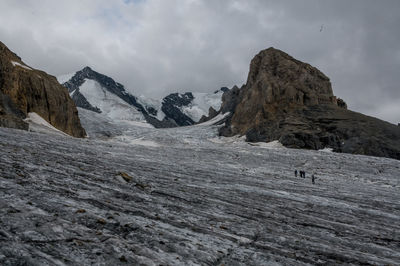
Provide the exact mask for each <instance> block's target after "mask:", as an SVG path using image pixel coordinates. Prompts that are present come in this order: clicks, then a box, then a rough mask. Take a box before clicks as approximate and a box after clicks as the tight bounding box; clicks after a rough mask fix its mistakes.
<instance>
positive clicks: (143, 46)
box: [0, 0, 400, 123]
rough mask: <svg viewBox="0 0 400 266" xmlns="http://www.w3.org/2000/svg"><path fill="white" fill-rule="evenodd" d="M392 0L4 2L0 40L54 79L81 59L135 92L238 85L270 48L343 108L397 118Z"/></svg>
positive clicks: (396, 6)
mask: <svg viewBox="0 0 400 266" xmlns="http://www.w3.org/2000/svg"><path fill="white" fill-rule="evenodd" d="M398 10H400V2H399V1H397V0H392V1H391V0H385V1H374V0H352V1H347V0H330V1H318V0H297V1H268V0H248V1H242V0H114V1H109V0H79V1H78V0H76V1H73V0H70V1H61V0H59V1H53V0H19V1H15V0H2V1H1V2H0V40H1V41H2V42H4V43H5V44H6V45H8V46H9V48H10V49H11V50H13V51H14V52H16V53H17V54H18V55H19V56H21V57H22V58H23V60H24V61H25V62H26V63H27V64H29V65H31V66H33V67H35V68H38V69H43V70H45V71H47V72H48V73H51V74H53V75H61V74H65V73H71V72H75V71H77V70H79V69H81V68H82V67H84V66H86V65H89V66H91V67H92V68H93V69H95V70H97V71H99V72H101V73H104V74H107V75H109V76H111V77H113V78H115V79H116V80H117V81H119V82H121V83H123V84H125V85H126V87H127V88H128V90H130V91H132V92H133V93H135V94H144V95H147V96H151V97H162V96H164V95H166V94H167V93H169V92H174V91H180V92H184V91H213V90H215V89H217V88H219V87H221V86H232V85H235V84H237V85H241V84H243V83H245V82H246V78H247V73H248V68H249V63H250V60H251V59H252V57H253V56H254V55H255V54H256V53H257V52H259V51H260V50H262V49H265V48H268V47H270V46H273V47H275V48H278V49H281V50H283V51H285V52H287V53H289V54H290V55H292V56H294V57H295V58H297V59H299V60H302V61H305V62H307V63H310V64H312V65H314V66H316V67H318V68H319V69H320V70H321V71H323V72H324V73H325V74H326V75H327V76H329V77H330V78H331V81H332V85H333V89H334V93H335V94H336V95H337V96H339V97H341V98H343V99H345V100H346V101H347V103H348V105H349V107H350V109H352V110H355V111H359V112H363V113H366V114H369V115H372V116H376V117H379V118H381V119H384V120H387V121H390V122H392V123H397V122H400V85H399V84H400V75H399V70H400V46H399V43H400V31H399V30H398V28H399V27H400V13H399V12H398Z"/></svg>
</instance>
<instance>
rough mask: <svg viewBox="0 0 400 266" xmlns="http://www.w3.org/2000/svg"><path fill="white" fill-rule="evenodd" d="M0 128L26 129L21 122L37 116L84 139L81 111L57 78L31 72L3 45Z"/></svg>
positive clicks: (35, 71) (32, 70)
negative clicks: (32, 114) (32, 115)
mask: <svg viewBox="0 0 400 266" xmlns="http://www.w3.org/2000/svg"><path fill="white" fill-rule="evenodd" d="M0 92H1V94H0V98H1V99H0V120H1V122H0V125H1V126H6V127H14V128H20V129H27V125H26V124H25V123H24V122H23V121H22V119H23V118H24V117H25V116H26V114H28V113H29V112H35V113H37V114H39V115H40V116H41V117H42V118H44V119H45V120H46V121H47V122H49V123H50V124H51V125H53V126H54V127H55V128H57V129H59V130H61V131H63V132H65V133H67V134H69V135H71V136H74V137H84V136H85V135H86V133H85V130H84V129H83V128H82V126H81V124H80V121H79V117H78V111H77V109H76V107H75V104H74V102H73V101H72V100H71V98H70V97H69V95H68V91H67V90H66V89H65V88H64V87H62V86H61V85H60V84H59V83H58V82H57V80H56V78H55V77H53V76H50V75H48V74H47V73H45V72H43V71H39V70H36V69H32V68H30V67H29V66H27V65H26V64H25V63H24V62H22V61H21V58H19V57H18V56H17V55H16V54H14V53H13V52H11V51H10V50H9V49H8V48H7V47H6V46H5V45H4V44H3V43H1V42H0Z"/></svg>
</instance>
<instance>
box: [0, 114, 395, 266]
mask: <svg viewBox="0 0 400 266" xmlns="http://www.w3.org/2000/svg"><path fill="white" fill-rule="evenodd" d="M79 115H80V117H81V121H82V124H83V126H84V127H85V129H86V130H87V132H88V134H89V136H92V138H89V139H75V138H71V137H65V136H58V135H50V134H47V135H44V134H39V133H34V132H25V131H18V130H13V129H4V128H0V158H1V160H0V265H63V264H66V265H316V264H320V265H343V264H346V265H349V264H350V265H360V264H361V265H368V264H369V265H399V264H400V235H399V234H398V232H400V193H399V191H400V179H399V173H400V161H397V160H393V159H385V158H376V157H368V156H360V155H350V154H337V153H332V152H329V153H327V152H324V151H307V150H293V149H287V148H281V147H279V143H276V142H275V143H269V144H255V145H249V144H248V143H246V142H244V140H243V138H239V137H232V138H223V137H219V136H218V133H217V132H218V131H217V129H218V127H217V126H212V125H209V126H205V125H203V126H190V127H181V128H171V129H154V128H148V127H139V126H132V125H129V124H126V123H124V122H119V121H114V120H111V119H109V118H107V117H105V116H101V114H94V113H93V112H90V111H87V110H83V109H79ZM132 140H136V142H131V141H132ZM138 144H139V145H138ZM153 144H156V145H153ZM295 169H297V170H305V171H306V177H307V178H305V179H303V178H300V177H295V176H294V170H295ZM311 173H315V175H316V177H317V180H316V184H314V185H313V184H312V183H311V180H310V178H309V177H310V175H311ZM122 174H127V175H129V176H130V177H131V181H130V182H126V181H125V180H124V179H123V178H121V177H122Z"/></svg>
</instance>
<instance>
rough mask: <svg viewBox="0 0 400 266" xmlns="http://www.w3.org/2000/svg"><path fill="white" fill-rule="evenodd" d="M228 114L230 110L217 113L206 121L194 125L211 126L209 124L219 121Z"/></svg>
mask: <svg viewBox="0 0 400 266" xmlns="http://www.w3.org/2000/svg"><path fill="white" fill-rule="evenodd" d="M229 114H230V112H227V113H225V114H219V115H217V116H216V117H214V118H213V119H211V120H208V121H206V122H204V123H200V124H197V125H196V126H211V125H213V124H215V123H217V122H219V121H221V120H222V119H224V118H225V117H227V116H228V115H229Z"/></svg>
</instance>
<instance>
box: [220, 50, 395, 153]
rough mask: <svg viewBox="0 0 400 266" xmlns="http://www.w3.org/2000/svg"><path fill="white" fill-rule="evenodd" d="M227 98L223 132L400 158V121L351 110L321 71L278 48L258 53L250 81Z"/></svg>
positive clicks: (253, 62)
mask: <svg viewBox="0 0 400 266" xmlns="http://www.w3.org/2000/svg"><path fill="white" fill-rule="evenodd" d="M223 101H224V103H223V104H222V106H223V107H224V106H225V109H226V110H224V111H230V112H232V115H231V117H230V119H229V120H228V121H227V122H226V125H225V126H224V127H222V128H221V129H220V134H221V135H224V136H232V135H236V134H239V135H246V139H247V140H248V141H251V142H258V141H267V142H268V141H273V140H279V141H280V142H281V143H282V144H283V145H285V146H287V147H291V148H306V149H322V148H326V147H329V148H332V149H333V150H334V151H337V152H346V153H357V154H366V155H374V156H384V157H392V158H397V159H400V127H398V126H395V125H392V124H390V123H387V122H384V121H381V120H379V119H376V118H373V117H369V116H365V115H363V114H360V113H356V112H352V111H350V110H347V105H346V103H345V102H344V101H343V100H342V99H338V98H336V97H335V96H334V95H333V91H332V87H331V83H330V80H329V78H328V77H326V76H325V75H324V74H323V73H322V72H321V71H319V70H318V69H317V68H315V67H312V66H311V65H309V64H306V63H303V62H301V61H299V60H296V59H294V58H293V57H291V56H289V55H288V54H286V53H284V52H282V51H280V50H277V49H274V48H269V49H266V50H264V51H261V52H260V53H259V54H258V55H256V56H255V58H254V59H253V60H252V61H251V64H250V72H249V76H248V79H247V83H246V85H245V86H243V87H242V88H241V89H240V90H238V89H237V88H236V93H235V95H232V93H231V94H229V95H228V94H226V95H225V97H223ZM228 107H229V108H228ZM221 111H222V110H221Z"/></svg>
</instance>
